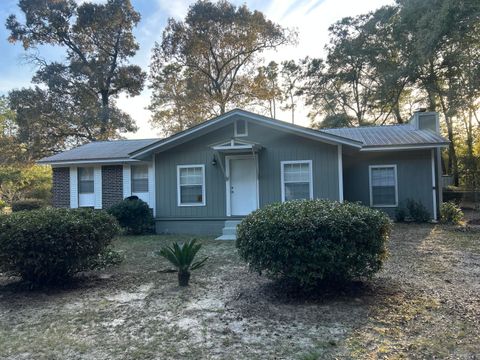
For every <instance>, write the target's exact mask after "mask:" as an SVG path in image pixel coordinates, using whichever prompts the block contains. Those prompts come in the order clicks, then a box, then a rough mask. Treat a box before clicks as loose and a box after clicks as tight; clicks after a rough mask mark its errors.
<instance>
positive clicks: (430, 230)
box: [0, 225, 480, 359]
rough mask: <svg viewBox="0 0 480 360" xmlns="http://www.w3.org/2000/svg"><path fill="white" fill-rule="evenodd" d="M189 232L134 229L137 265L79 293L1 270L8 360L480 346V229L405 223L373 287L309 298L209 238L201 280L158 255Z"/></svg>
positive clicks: (379, 354)
mask: <svg viewBox="0 0 480 360" xmlns="http://www.w3.org/2000/svg"><path fill="white" fill-rule="evenodd" d="M178 239H186V238H185V237H184V238H182V237H179V236H143V237H122V238H119V239H118V240H117V241H116V247H117V249H119V250H121V251H122V252H124V254H125V256H126V260H125V262H124V263H123V264H122V265H120V266H118V267H116V268H111V269H108V270H105V271H102V272H96V273H91V274H86V275H85V276H84V277H83V278H82V279H81V280H80V281H79V282H78V283H77V284H74V285H71V286H70V287H69V288H68V289H57V290H49V291H48V292H45V291H36V292H28V291H24V290H19V289H18V286H17V285H15V283H14V280H15V279H7V278H5V277H3V278H2V277H1V276H0V358H1V359H324V358H327V359H330V358H341V359H343V358H365V359H376V358H388V359H397V358H419V359H432V358H442V359H443V358H452V359H459V358H463V359H474V358H475V356H478V354H480V232H460V231H455V230H454V229H453V228H444V227H441V226H431V225H395V228H394V232H393V234H392V238H391V241H390V245H389V246H390V253H391V255H390V259H389V260H388V262H387V264H386V266H385V269H384V270H383V271H382V272H381V273H379V274H378V275H377V276H376V277H375V279H374V280H373V281H371V283H369V284H363V285H362V284H356V285H352V287H351V288H350V289H348V290H345V291H343V292H335V293H334V292H331V291H325V292H322V293H321V294H318V295H316V296H311V297H304V298H302V299H298V298H294V297H292V296H291V295H289V294H288V293H285V292H283V291H281V290H280V289H279V288H278V287H277V286H275V285H274V284H272V283H271V282H270V281H268V280H267V279H264V278H262V277H260V276H258V275H256V274H252V273H249V272H248V270H247V268H246V267H245V265H244V264H243V263H242V262H241V261H240V260H239V258H238V256H237V254H236V250H235V244H234V243H233V242H218V241H214V240H211V239H206V238H202V239H201V241H202V243H203V244H204V245H205V246H204V248H203V249H202V250H201V251H200V254H199V256H200V257H201V256H202V255H203V256H205V255H207V256H209V257H210V259H209V260H208V262H207V265H206V266H205V267H204V268H202V269H200V270H198V271H196V272H194V273H193V275H192V279H191V286H190V287H189V288H185V289H180V288H178V287H177V285H176V274H174V273H170V272H167V271H165V270H168V269H170V266H169V265H168V263H167V262H166V261H165V260H163V259H161V258H158V257H156V256H154V255H153V252H154V251H155V250H157V249H159V248H160V246H161V245H162V244H165V243H168V242H170V241H172V240H178Z"/></svg>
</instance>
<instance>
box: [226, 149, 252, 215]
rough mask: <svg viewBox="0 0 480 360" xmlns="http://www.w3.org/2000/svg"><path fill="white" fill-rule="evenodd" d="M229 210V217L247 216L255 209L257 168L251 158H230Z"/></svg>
mask: <svg viewBox="0 0 480 360" xmlns="http://www.w3.org/2000/svg"><path fill="white" fill-rule="evenodd" d="M229 165H230V166H229V168H230V169H229V170H230V171H229V172H230V176H229V178H230V209H231V215H247V214H249V213H251V212H252V211H254V210H256V209H257V204H258V201H257V166H256V160H255V159H254V158H253V157H251V156H246V157H238V158H231V159H230V160H229Z"/></svg>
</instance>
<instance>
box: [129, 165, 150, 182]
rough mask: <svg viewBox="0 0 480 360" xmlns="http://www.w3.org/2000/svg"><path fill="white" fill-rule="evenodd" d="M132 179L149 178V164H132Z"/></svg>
mask: <svg viewBox="0 0 480 360" xmlns="http://www.w3.org/2000/svg"><path fill="white" fill-rule="evenodd" d="M132 179H148V166H146V165H145V166H132Z"/></svg>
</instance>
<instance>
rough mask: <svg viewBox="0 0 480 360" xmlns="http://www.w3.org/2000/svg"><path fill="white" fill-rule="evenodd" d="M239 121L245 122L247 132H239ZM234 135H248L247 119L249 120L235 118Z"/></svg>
mask: <svg viewBox="0 0 480 360" xmlns="http://www.w3.org/2000/svg"><path fill="white" fill-rule="evenodd" d="M239 121H243V122H245V132H244V133H239V132H238V131H237V123H238V122H239ZM234 136H235V137H242V136H248V121H247V120H245V119H239V120H235V131H234Z"/></svg>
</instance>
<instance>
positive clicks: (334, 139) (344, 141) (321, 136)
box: [129, 109, 362, 158]
mask: <svg viewBox="0 0 480 360" xmlns="http://www.w3.org/2000/svg"><path fill="white" fill-rule="evenodd" d="M234 115H243V116H245V117H247V118H250V119H252V120H256V121H259V122H261V123H263V124H268V125H270V126H272V127H280V128H283V129H285V130H287V131H289V132H291V133H296V134H298V135H303V136H307V135H308V137H311V138H314V139H317V140H320V141H324V142H328V143H333V144H341V145H348V146H352V147H355V148H358V149H360V148H361V147H362V142H360V141H357V140H353V139H349V138H346V137H343V136H339V135H335V134H329V133H326V132H322V131H316V130H313V129H308V128H305V127H303V126H299V125H291V124H288V123H285V124H282V123H283V122H282V121H280V120H276V119H271V118H268V117H266V116H262V115H257V114H254V113H251V112H248V111H245V110H240V109H234V110H232V111H229V112H228V113H225V114H223V115H220V116H218V117H216V118H213V119H210V120H207V121H206V122H204V123H203V124H200V125H197V126H195V127H193V128H191V129H188V130H185V131H183V132H180V133H177V134H175V135H172V136H170V137H169V138H166V139H162V140H160V141H159V142H157V143H153V144H150V145H147V146H145V147H143V148H141V149H138V150H135V151H132V152H131V153H130V154H129V155H130V156H131V157H132V158H139V157H142V156H144V155H145V154H146V153H148V152H150V151H155V150H158V149H160V148H161V147H163V146H166V145H168V144H172V143H174V142H175V141H178V140H180V139H183V138H184V137H186V136H188V135H192V134H194V133H196V132H198V131H200V130H202V129H205V128H207V127H210V126H213V125H215V124H218V123H219V122H221V121H224V120H225V119H227V118H229V117H232V116H234Z"/></svg>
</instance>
